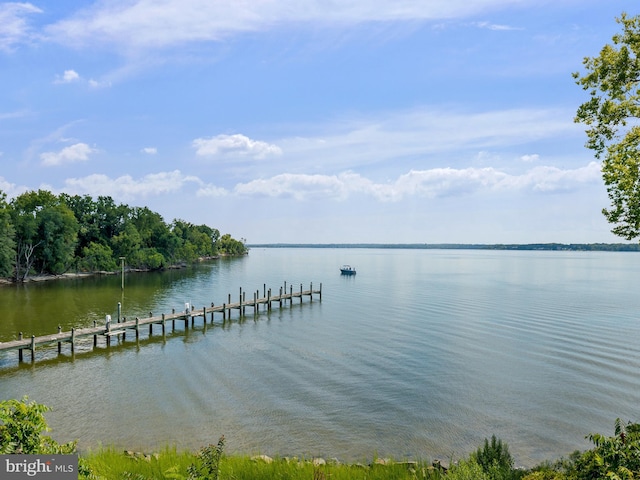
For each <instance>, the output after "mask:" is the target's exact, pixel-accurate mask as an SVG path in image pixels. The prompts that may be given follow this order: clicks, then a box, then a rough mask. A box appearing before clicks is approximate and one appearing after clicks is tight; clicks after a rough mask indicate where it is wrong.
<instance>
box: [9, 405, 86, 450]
mask: <svg viewBox="0 0 640 480" xmlns="http://www.w3.org/2000/svg"><path fill="white" fill-rule="evenodd" d="M49 410H50V408H49V407H46V406H45V405H40V404H38V403H36V402H29V399H28V398H27V397H26V396H25V397H23V398H22V400H3V401H1V402H0V454H9V453H20V454H34V453H46V454H66V453H75V451H76V443H75V442H70V443H65V444H63V445H60V444H58V443H57V442H56V441H55V440H53V439H52V438H51V437H49V436H47V435H43V432H48V431H49V427H48V425H47V422H46V420H45V418H44V414H45V412H47V411H49Z"/></svg>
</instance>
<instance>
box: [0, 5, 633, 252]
mask: <svg viewBox="0 0 640 480" xmlns="http://www.w3.org/2000/svg"><path fill="white" fill-rule="evenodd" d="M634 7H635V9H634ZM622 12H627V13H629V14H630V15H635V14H637V13H639V12H638V5H637V2H636V1H633V2H632V1H620V0H608V1H606V2H604V1H602V0H555V1H545V0H422V1H419V0H395V1H387V0H224V1H223V0H101V1H87V0H56V1H51V0H48V1H33V2H9V3H7V2H3V3H0V72H1V74H0V165H1V167H0V190H2V191H4V192H5V193H7V195H8V196H9V197H14V196H16V195H19V194H20V193H22V192H24V191H27V190H36V189H39V188H44V189H48V190H50V191H52V192H54V193H61V192H66V193H69V194H79V195H85V194H87V195H92V196H94V197H97V196H98V195H109V196H111V197H113V198H114V199H115V200H116V201H117V202H122V203H126V204H128V205H130V206H148V207H149V208H151V209H152V210H154V211H157V212H159V213H160V214H162V215H163V217H164V218H165V220H166V221H167V222H169V221H171V220H173V219H174V218H180V219H183V220H187V221H190V222H193V223H196V224H202V223H206V224H207V225H210V226H212V227H215V228H218V229H219V230H220V231H221V232H222V233H230V234H231V235H232V236H233V237H235V238H245V239H246V240H247V241H248V243H266V242H290V243H309V242H312V243H327V242H341V243H351V242H372V243H386V242H393V243H442V242H452V243H534V242H564V243H570V242H574V243H578V242H580V243H582V242H585V243H586V242H618V241H621V239H619V238H618V237H615V236H614V235H613V234H611V233H610V225H608V224H607V222H606V221H605V219H604V217H603V216H602V214H601V210H602V208H604V207H607V206H608V199H607V195H606V190H605V188H604V186H603V184H602V180H601V177H600V166H599V164H598V163H597V162H596V160H595V159H594V157H593V155H592V154H591V152H590V151H588V150H587V149H586V148H585V147H584V143H585V140H586V136H585V134H584V128H583V126H581V125H578V124H575V123H574V122H573V117H574V115H575V112H576V109H577V107H578V106H579V105H580V104H581V103H582V102H583V101H585V100H586V98H587V97H586V92H584V91H582V90H581V88H580V87H579V86H577V85H576V84H575V82H574V80H573V78H572V76H571V73H572V72H575V71H582V59H583V58H584V57H585V56H595V55H597V54H598V53H599V51H600V49H601V48H602V46H603V45H604V44H605V43H610V42H611V37H612V35H613V34H614V33H616V32H617V31H619V25H618V24H617V23H616V22H615V17H618V16H620V14H621V13H622Z"/></svg>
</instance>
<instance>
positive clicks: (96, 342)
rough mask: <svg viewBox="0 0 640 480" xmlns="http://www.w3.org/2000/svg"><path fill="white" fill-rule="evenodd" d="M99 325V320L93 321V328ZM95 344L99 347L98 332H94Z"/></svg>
mask: <svg viewBox="0 0 640 480" xmlns="http://www.w3.org/2000/svg"><path fill="white" fill-rule="evenodd" d="M97 325H98V322H96V321H95V320H94V321H93V328H96V326H97ZM93 346H94V347H97V346H98V334H97V333H94V334H93Z"/></svg>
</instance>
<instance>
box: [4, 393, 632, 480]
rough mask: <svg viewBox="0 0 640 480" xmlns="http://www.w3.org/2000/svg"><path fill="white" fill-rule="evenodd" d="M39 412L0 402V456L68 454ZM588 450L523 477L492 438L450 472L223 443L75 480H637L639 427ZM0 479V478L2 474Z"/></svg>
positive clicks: (93, 465)
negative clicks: (244, 451)
mask: <svg viewBox="0 0 640 480" xmlns="http://www.w3.org/2000/svg"><path fill="white" fill-rule="evenodd" d="M48 410H49V408H48V407H46V406H44V405H40V404H37V403H35V402H29V401H28V398H27V397H24V398H23V399H22V400H4V401H0V454H73V453H75V452H76V447H77V445H76V442H69V443H66V444H59V443H58V442H56V441H54V440H53V439H52V438H51V437H49V436H47V435H44V432H46V431H48V430H49V428H48V426H47V423H46V421H45V418H44V413H45V412H47V411H48ZM588 438H589V439H590V440H591V441H592V442H593V444H594V447H593V448H592V449H591V450H587V451H585V452H575V453H574V454H572V455H571V457H570V458H568V459H560V460H557V461H555V462H554V463H545V464H542V465H539V466H538V467H536V468H533V469H531V470H528V471H525V470H521V469H518V468H516V467H514V462H513V458H512V457H511V454H510V453H509V448H508V446H507V445H506V444H504V443H502V441H501V440H499V439H497V438H496V437H495V435H494V436H492V437H491V440H490V441H489V440H488V439H485V442H484V445H483V446H481V447H479V448H478V449H477V450H476V451H475V452H473V453H471V454H470V455H469V456H468V457H466V458H463V459H452V460H456V462H455V463H454V464H453V465H451V467H450V468H449V469H444V468H441V467H439V466H433V465H429V464H428V463H425V462H421V461H417V462H413V461H412V462H403V461H393V460H389V459H376V460H375V461H374V462H372V463H371V464H369V465H360V464H340V463H339V462H337V461H335V462H332V461H329V462H327V461H325V460H324V459H318V458H316V459H305V458H301V459H300V458H293V459H292V458H276V459H273V458H270V457H267V456H265V455H259V456H255V457H249V456H242V455H235V456H226V455H224V443H225V439H224V437H221V438H220V439H219V441H218V443H217V444H216V445H208V446H207V447H204V448H203V449H201V450H200V451H199V452H197V453H193V452H180V451H177V450H176V449H171V448H166V449H165V450H163V451H161V452H158V453H152V454H143V453H135V452H122V451H115V450H113V449H109V448H103V449H100V450H97V451H95V452H91V451H90V452H87V453H83V454H82V455H80V457H79V467H80V469H79V472H78V478H80V479H90V480H119V479H123V480H156V479H160V480H162V479H174V480H222V479H225V480H227V479H228V480H244V479H246V480H249V479H252V480H260V479H291V480H297V479H300V480H302V479H307V480H329V479H331V480H342V479H344V480H347V479H349V480H351V479H354V480H358V479H363V480H364V479H367V480H376V479H392V480H393V479H398V480H400V479H412V480H417V479H423V480H440V479H446V480H595V479H601V478H602V479H604V478H609V479H612V480H630V479H640V424H638V423H631V422H628V423H626V424H623V423H622V422H621V421H620V419H617V420H616V422H615V429H614V435H613V436H611V437H609V436H605V435H601V434H591V435H589V436H588ZM1 473H2V471H1V470H0V474H1Z"/></svg>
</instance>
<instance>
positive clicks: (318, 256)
mask: <svg viewBox="0 0 640 480" xmlns="http://www.w3.org/2000/svg"><path fill="white" fill-rule="evenodd" d="M344 263H349V264H351V265H353V266H355V267H356V268H357V270H358V275H357V276H353V277H344V276H341V275H340V272H339V270H338V267H339V266H340V265H342V264H344ZM639 271H640V256H638V255H636V254H633V253H576V252H477V251H466V252H465V251H413V250H364V249H363V250H360V249H256V250H252V251H251V253H250V255H249V257H246V258H241V259H231V260H229V259H227V260H224V261H219V262H213V263H209V264H205V265H201V266H199V267H198V268H193V269H186V270H178V271H169V272H162V273H152V274H135V275H134V274H131V275H127V278H126V287H125V292H124V295H123V293H122V291H121V289H120V278H119V276H114V277H104V278H91V279H83V280H68V281H64V282H49V283H48V284H37V285H33V284H31V285H27V286H23V287H17V288H4V289H0V305H1V307H0V309H2V311H1V312H0V313H1V314H2V321H1V323H0V341H2V340H8V339H11V338H14V337H15V335H16V334H17V331H23V332H24V333H25V335H31V334H32V333H33V334H36V335H39V334H45V333H52V332H53V331H55V329H56V328H57V325H58V324H61V325H62V326H63V328H64V329H65V330H66V329H69V328H71V327H73V326H82V325H89V324H92V323H93V320H98V321H102V320H103V318H104V315H105V314H107V313H109V314H111V315H114V313H115V312H116V306H117V303H118V302H122V304H123V311H124V314H125V315H126V316H129V317H133V316H136V315H137V316H144V315H148V313H149V312H153V313H154V314H159V313H162V312H169V311H171V309H172V308H176V309H181V308H183V306H184V303H185V302H191V303H193V304H194V305H195V306H199V305H203V306H204V305H210V303H211V302H215V303H216V304H218V303H222V302H226V301H227V298H228V297H227V296H228V294H231V295H232V297H233V299H234V301H235V299H236V298H237V295H238V294H239V288H240V287H242V288H243V289H244V290H246V291H247V295H250V292H253V291H256V290H258V291H260V292H261V293H262V291H263V288H264V285H265V284H266V286H267V287H271V288H273V289H274V291H277V289H278V288H279V287H280V286H281V285H283V283H284V282H285V281H286V282H288V285H293V286H294V289H297V288H298V286H299V284H300V283H303V284H304V286H305V289H306V288H307V287H308V285H309V283H310V282H314V285H317V284H318V283H320V282H322V284H323V287H322V289H323V299H322V302H319V301H317V299H314V300H313V302H309V300H308V299H305V301H304V302H303V303H302V304H300V303H297V302H294V304H293V305H290V306H289V305H287V306H286V307H285V308H283V309H281V310H279V309H275V310H273V311H270V312H267V311H261V312H260V313H259V314H258V315H254V314H253V313H252V312H251V313H250V312H247V315H246V316H245V317H244V318H242V319H240V318H239V317H238V314H237V312H235V313H234V317H233V322H231V323H227V324H225V325H224V326H222V325H221V318H220V317H218V318H217V320H216V323H215V325H213V326H212V325H208V326H207V327H206V328H205V327H204V326H203V324H202V321H201V320H197V321H196V325H195V327H194V328H189V329H187V330H184V326H183V323H182V322H177V323H176V332H171V329H169V330H168V331H167V334H166V337H164V338H163V336H162V335H161V333H159V332H156V331H154V333H153V335H152V336H151V337H150V338H149V336H148V329H144V332H143V334H142V336H141V337H140V339H139V340H138V341H136V340H135V336H134V335H133V333H132V334H131V335H129V336H127V339H126V341H124V342H122V341H119V342H117V343H116V344H114V345H112V348H108V349H107V348H105V347H104V345H102V344H100V345H99V347H98V348H96V349H93V348H92V345H91V341H90V340H89V341H88V343H87V344H86V345H85V346H83V347H81V348H79V349H76V353H75V355H72V354H71V353H70V352H69V351H68V350H65V349H64V347H63V355H62V356H60V357H58V356H57V355H56V350H55V347H53V348H51V349H49V351H38V352H37V356H38V362H37V363H36V364H35V365H31V364H30V363H25V364H23V365H20V366H18V365H17V362H16V358H15V357H16V356H17V354H16V353H15V352H11V353H10V354H8V355H6V356H4V357H0V392H1V395H2V397H3V398H8V397H13V398H19V397H21V396H22V395H24V394H28V395H29V396H30V397H31V398H32V399H34V400H36V401H39V402H41V403H45V404H47V405H50V406H52V407H53V408H54V411H53V412H52V413H51V414H50V416H49V418H50V423H51V425H52V426H53V428H54V436H55V437H56V438H57V439H59V440H61V441H68V440H70V439H78V440H79V441H80V445H81V447H83V448H87V447H91V446H95V445H98V444H100V443H102V444H107V445H108V444H113V445H116V446H118V447H123V448H131V449H138V448H139V449H143V450H148V449H150V448H156V447H161V446H164V445H167V444H169V445H177V446H179V447H187V448H194V449H195V448H198V447H200V446H202V445H206V444H208V443H211V442H215V441H216V440H217V438H218V437H219V436H220V435H221V434H225V436H226V437H227V439H228V448H229V450H230V451H242V452H247V453H253V452H261V453H267V454H281V455H294V454H295V455H324V456H326V457H334V456H335V457H339V458H341V459H344V460H362V459H367V458H370V457H371V456H372V455H373V454H378V455H383V456H385V455H392V456H396V457H404V456H407V457H418V456H419V457H422V458H442V459H446V460H448V459H450V458H451V457H452V456H453V457H457V456H461V455H466V454H467V453H469V452H470V451H472V450H474V449H475V448H476V447H477V446H478V445H479V444H481V442H482V440H483V439H484V438H485V437H488V436H490V435H492V434H494V433H495V434H496V435H498V436H500V437H501V438H502V439H503V440H505V441H506V442H507V443H508V444H509V447H510V449H511V451H512V453H513V454H514V455H515V457H516V459H517V461H518V463H520V464H522V465H532V464H533V463H536V462H539V461H541V460H543V459H553V458H557V457H558V456H560V455H567V454H568V453H570V452H571V451H573V450H574V449H576V448H586V447H587V446H588V444H587V443H586V440H585V439H584V437H585V435H587V434H588V433H590V432H594V431H598V432H603V433H610V431H611V429H612V427H613V421H614V420H615V418H617V417H620V418H622V419H623V420H637V418H635V417H634V415H637V405H638V404H640V389H639V388H638V376H637V372H638V371H640V369H639V367H640V349H639V348H638V346H637V345H638V342H635V341H632V340H631V339H634V338H635V339H637V338H638V334H640V324H639V322H638V318H637V312H638V311H639V307H640V299H638V298H637V295H635V294H634V291H635V289H634V284H635V283H634V282H635V281H636V279H637V278H638V273H639ZM251 295H252V293H251ZM27 358H28V355H27Z"/></svg>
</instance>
